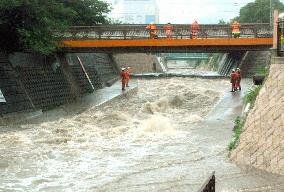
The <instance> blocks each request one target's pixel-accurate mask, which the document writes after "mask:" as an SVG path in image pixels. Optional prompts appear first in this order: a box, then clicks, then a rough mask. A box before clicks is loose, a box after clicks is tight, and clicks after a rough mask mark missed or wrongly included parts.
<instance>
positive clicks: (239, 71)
mask: <svg viewBox="0 0 284 192" xmlns="http://www.w3.org/2000/svg"><path fill="white" fill-rule="evenodd" d="M236 74H237V80H236V90H239V91H240V90H242V88H241V79H242V76H241V70H240V69H239V68H237V70H236Z"/></svg>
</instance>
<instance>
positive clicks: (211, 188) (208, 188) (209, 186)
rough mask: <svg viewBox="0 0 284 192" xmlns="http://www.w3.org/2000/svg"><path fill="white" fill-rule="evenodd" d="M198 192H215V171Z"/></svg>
mask: <svg viewBox="0 0 284 192" xmlns="http://www.w3.org/2000/svg"><path fill="white" fill-rule="evenodd" d="M198 192H215V171H213V172H212V173H211V175H210V177H209V178H208V179H207V180H206V181H205V182H204V184H203V185H202V187H201V188H200V190H199V191H198Z"/></svg>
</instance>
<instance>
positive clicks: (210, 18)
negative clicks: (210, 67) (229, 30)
mask: <svg viewBox="0 0 284 192" xmlns="http://www.w3.org/2000/svg"><path fill="white" fill-rule="evenodd" d="M106 1H107V2H112V1H113V0H106ZM156 1H157V4H158V7H159V23H168V22H171V23H176V24H182V23H192V22H193V21H194V20H197V21H199V23H203V24H214V23H218V21H219V20H221V19H223V20H224V21H230V19H232V18H234V17H236V16H238V15H239V10H240V8H241V7H243V6H245V5H246V4H247V3H250V2H254V0H156ZM267 1H270V0H267ZM280 1H281V2H282V3H284V0H280Z"/></svg>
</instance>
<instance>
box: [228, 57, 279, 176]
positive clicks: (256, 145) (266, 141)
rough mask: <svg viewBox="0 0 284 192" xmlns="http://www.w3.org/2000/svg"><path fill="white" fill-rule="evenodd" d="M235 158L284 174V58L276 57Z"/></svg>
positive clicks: (240, 161) (234, 152)
mask: <svg viewBox="0 0 284 192" xmlns="http://www.w3.org/2000/svg"><path fill="white" fill-rule="evenodd" d="M231 158H232V160H233V161H235V162H236V163H237V164H244V165H249V166H253V167H256V168H259V169H263V170H266V171H269V172H273V173H279V174H283V175H284V58H272V60H271V66H270V72H269V76H268V78H267V80H266V81H265V84H264V85H263V87H262V89H261V91H260V93H259V95H258V97H257V99H256V102H255V105H254V107H253V109H252V110H251V111H250V112H249V114H248V117H247V120H246V123H245V126H244V129H243V133H242V134H241V137H240V143H239V145H238V147H237V148H236V149H235V150H234V151H232V153H231Z"/></svg>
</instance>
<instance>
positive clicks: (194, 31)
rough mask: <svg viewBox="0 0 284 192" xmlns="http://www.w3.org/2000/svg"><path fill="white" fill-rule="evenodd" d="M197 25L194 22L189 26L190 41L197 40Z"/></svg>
mask: <svg viewBox="0 0 284 192" xmlns="http://www.w3.org/2000/svg"><path fill="white" fill-rule="evenodd" d="M199 29H200V27H199V24H198V23H197V21H194V22H193V23H192V24H191V27H190V30H191V38H192V39H197V35H198V32H199Z"/></svg>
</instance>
